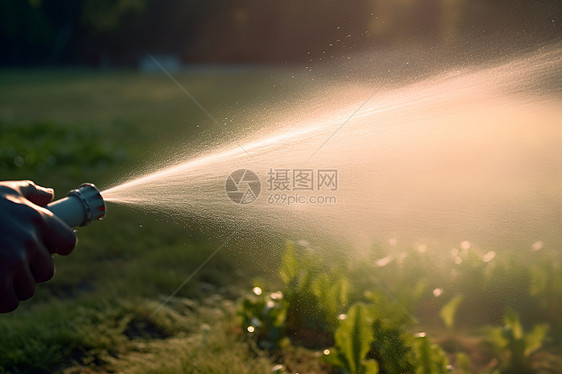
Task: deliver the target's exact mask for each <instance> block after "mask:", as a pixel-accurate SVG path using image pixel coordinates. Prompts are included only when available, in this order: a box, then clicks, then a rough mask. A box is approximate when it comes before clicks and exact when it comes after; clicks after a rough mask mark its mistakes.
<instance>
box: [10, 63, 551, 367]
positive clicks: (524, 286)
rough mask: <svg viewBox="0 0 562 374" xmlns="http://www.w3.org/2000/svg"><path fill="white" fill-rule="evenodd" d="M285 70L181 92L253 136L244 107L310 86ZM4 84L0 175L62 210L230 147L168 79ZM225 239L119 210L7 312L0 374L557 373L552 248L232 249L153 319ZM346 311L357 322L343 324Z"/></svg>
mask: <svg viewBox="0 0 562 374" xmlns="http://www.w3.org/2000/svg"><path fill="white" fill-rule="evenodd" d="M285 73H286V72H284V71H280V70H279V71H272V70H263V71H262V70H250V69H247V70H242V69H241V70H225V69H207V70H205V69H198V70H192V71H185V72H182V73H179V74H178V75H177V78H178V80H179V81H180V82H181V83H182V84H184V85H185V86H186V87H187V88H188V89H189V90H190V91H191V92H192V93H193V95H194V96H195V97H197V99H198V100H199V101H201V103H202V104H203V105H204V106H205V107H206V108H207V109H208V110H209V111H210V112H211V113H213V115H215V116H216V117H217V118H221V119H223V118H226V120H225V122H227V123H229V124H230V123H231V122H230V119H232V118H234V121H233V122H232V125H229V126H232V129H235V130H241V131H248V130H249V129H251V128H252V126H258V125H259V124H257V123H253V122H252V120H251V118H252V116H254V115H259V113H258V112H259V111H256V112H252V109H251V108H256V107H258V106H259V104H264V105H267V104H268V103H270V102H273V101H275V100H280V99H284V98H286V96H288V95H289V94H290V93H291V92H295V90H296V89H299V90H302V89H303V87H302V86H299V84H298V83H296V81H292V80H290V79H289V80H287V79H286V74H285ZM280 82H282V83H283V84H279V83H280ZM0 86H1V87H2V89H1V90H0V134H1V137H0V170H1V171H2V178H3V179H32V180H34V181H35V182H37V183H39V184H41V185H45V186H52V187H54V188H55V190H56V192H57V193H58V196H59V197H61V196H63V195H64V194H65V193H66V191H68V190H69V189H71V188H75V187H76V186H78V185H79V184H80V183H83V182H93V183H95V184H96V185H98V187H100V188H105V187H109V186H111V185H113V184H116V183H118V182H120V181H122V180H124V179H126V178H127V176H129V175H135V174H137V173H138V172H139V171H140V170H143V169H144V168H146V167H152V166H153V165H155V164H157V163H158V162H165V161H166V160H167V159H170V158H174V157H177V156H178V154H177V152H180V154H182V155H185V157H189V156H190V155H194V154H196V153H197V150H198V149H202V148H203V147H206V146H208V145H209V144H213V142H217V143H220V142H221V141H224V140H228V134H226V133H225V132H224V131H222V130H221V129H217V128H214V125H213V124H212V123H210V121H209V119H208V118H206V117H205V116H204V114H203V113H201V111H200V110H199V109H198V108H197V107H196V106H195V105H193V103H191V102H190V101H189V99H188V98H187V97H186V96H185V95H184V94H183V93H182V92H181V91H180V90H179V89H178V88H177V87H176V86H175V85H174V84H173V82H171V81H170V80H169V79H168V78H167V77H166V76H164V75H163V74H142V73H137V72H132V71H106V72H96V71H86V70H85V71H80V70H75V71H72V70H70V71H58V70H57V71H49V70H35V71H34V70H31V71H26V70H21V71H17V70H8V71H0ZM242 110H249V112H245V113H244V112H241V111H242ZM241 113H242V114H241ZM209 139H213V140H212V142H210V141H209ZM228 234H230V233H229V232H221V230H220V227H205V228H201V227H200V226H199V224H198V223H195V222H189V221H187V220H185V221H179V222H178V221H177V220H176V219H174V218H173V217H167V216H166V215H163V214H153V213H147V212H144V211H141V210H136V209H131V208H125V207H119V206H116V205H114V204H111V205H109V207H108V215H107V217H106V218H105V219H104V221H103V222H102V223H94V224H92V225H90V226H88V227H86V228H83V229H79V232H78V237H79V244H78V246H77V248H76V250H75V251H74V253H73V254H72V255H71V256H69V257H65V258H63V257H57V258H56V260H55V261H56V275H55V277H54V279H53V280H52V281H50V282H48V283H45V284H41V285H39V286H38V287H37V291H36V295H35V296H34V297H33V298H32V299H31V300H28V301H26V302H23V303H22V304H21V305H20V307H19V308H18V309H17V311H15V312H13V313H11V314H7V315H0V372H6V373H51V372H65V373H96V372H132V373H137V372H146V373H177V372H185V373H227V372H228V373H271V372H275V373H283V372H285V370H287V371H288V372H300V373H349V372H351V373H360V372H361V373H373V372H375V371H367V370H371V369H372V368H373V367H374V366H373V365H374V364H373V362H374V361H377V362H379V368H380V371H379V372H381V373H393V369H391V368H392V367H393V366H392V365H391V364H392V363H396V362H399V361H400V360H402V359H403V361H402V364H403V365H404V366H403V368H404V367H406V368H407V370H411V372H416V373H439V372H445V371H450V370H454V372H455V373H466V372H479V373H500V372H501V373H508V372H513V371H510V370H512V368H513V365H514V364H513V362H514V360H515V359H514V357H516V353H517V352H519V353H518V354H520V356H521V357H523V356H524V357H523V358H524V361H522V363H523V364H524V365H527V366H525V367H522V369H521V371H518V372H521V373H527V372H538V373H560V370H559V367H562V358H561V355H562V345H561V344H562V336H561V332H562V324H561V323H560V319H559V317H558V315H559V313H561V308H562V305H561V304H560V297H562V287H561V284H562V279H561V278H560V252H559V248H553V247H546V248H544V249H543V248H538V249H536V248H535V249H536V250H535V251H532V250H531V249H529V250H528V251H527V252H525V253H522V254H521V253H520V254H518V255H517V256H515V255H512V254H511V253H510V252H509V251H508V250H509V248H506V252H499V251H498V253H496V252H494V253H493V255H492V254H491V252H488V251H484V250H483V249H479V248H475V247H473V248H470V250H469V247H470V245H467V244H466V243H465V244H461V245H460V247H459V248H460V249H459V250H457V252H456V253H451V254H449V253H447V254H446V256H445V255H443V253H441V252H439V251H437V252H435V251H434V252H432V251H431V250H428V251H426V249H423V250H422V249H420V248H397V247H395V246H394V245H386V246H375V247H373V249H372V252H371V253H369V254H367V256H366V258H365V259H364V260H361V261H362V262H360V263H353V261H350V259H349V258H347V257H346V256H344V255H342V254H341V253H339V256H338V258H341V259H342V260H341V261H337V262H330V259H334V258H336V257H334V256H323V255H322V256H318V255H317V253H318V251H317V248H316V249H315V248H309V247H308V244H306V243H305V244H299V245H297V246H293V245H290V244H289V245H288V246H287V249H286V250H285V252H284V253H283V249H284V248H285V242H284V240H285V239H286V238H277V237H274V236H272V237H268V238H267V240H266V241H265V242H264V240H263V238H262V237H260V238H259V239H258V240H245V239H247V238H240V239H239V240H234V241H233V242H232V243H229V245H228V248H225V250H223V251H221V252H219V253H218V254H217V255H216V256H215V257H213V258H212V260H211V261H210V262H209V263H208V264H207V265H206V266H205V267H203V269H202V270H201V271H200V272H199V273H198V274H197V276H196V277H195V279H193V280H192V281H191V282H190V283H189V284H188V285H187V286H186V287H183V288H182V289H181V290H180V291H179V292H178V293H177V294H176V295H175V297H173V298H172V299H171V300H170V301H169V302H168V303H167V304H166V305H165V306H162V307H160V308H159V305H160V304H161V303H162V301H164V300H166V298H167V296H168V295H170V294H171V293H172V292H173V291H174V290H175V289H176V288H177V287H178V286H179V285H180V284H181V283H182V282H183V281H184V280H185V279H186V278H187V277H188V275H189V274H191V273H192V272H193V271H194V270H195V269H196V268H197V267H198V266H199V265H200V264H201V263H203V262H204V261H205V259H206V258H207V257H208V256H209V255H210V254H211V253H212V252H213V251H214V250H215V249H216V248H217V246H219V245H220V244H221V243H222V241H223V240H224V239H225V238H226V236H227V235H228ZM465 247H466V248H465ZM324 249H325V250H326V251H328V250H329V251H331V253H332V254H333V253H334V251H337V250H338V248H324ZM258 250H259V253H257V252H256V251H258ZM256 254H258V255H259V261H256ZM453 268H454V269H455V270H454V271H455V272H456V273H455V274H454V275H453V271H452V270H451V269H453ZM365 269H368V271H369V272H372V273H373V274H376V277H377V279H378V280H380V281H381V282H382V284H384V285H385V287H386V288H387V289H388V290H389V291H390V292H391V293H392V294H393V295H394V296H395V297H396V299H397V300H399V302H400V303H401V305H403V306H404V307H405V308H406V309H407V310H408V312H409V313H411V314H412V315H413V318H410V319H408V318H405V317H404V315H403V313H402V312H401V311H400V310H399V308H397V305H396V303H394V302H392V300H389V299H388V298H387V296H386V295H384V293H383V292H381V290H380V289H378V288H377V287H375V285H374V283H373V280H372V279H370V278H369V277H368V276H366V274H365V271H364V270H365ZM253 287H259V291H258V289H256V288H254V291H253V292H249V291H250V290H252V288H253ZM262 290H263V294H262ZM277 291H281V292H282V294H283V301H279V298H278V297H276V296H275V295H279V294H277V293H276V292H277ZM459 295H460V296H459ZM274 296H275V297H274ZM455 300H456V301H455ZM157 308H159V309H158V311H157V313H154V311H155V310H156V309H157ZM373 310H375V311H374V312H373ZM511 310H514V311H515V312H514V313H512V312H510V311H511ZM370 313H371V314H370ZM346 314H347V315H352V316H354V318H353V319H349V320H347V321H350V322H342V321H343V320H344V318H343V317H341V316H345V315H346ZM373 315H374V316H376V317H373ZM514 316H517V317H514ZM373 321H376V322H375V325H373V326H374V327H373V328H374V329H375V331H378V334H379V338H377V336H376V334H375V338H377V339H379V340H376V339H375V341H370V340H369V339H371V338H372V337H371V335H369V333H366V334H365V336H366V337H365V339H364V341H363V340H361V339H359V338H357V339H356V338H349V339H348V340H347V341H348V342H349V344H348V345H347V346H346V345H345V344H344V343H342V341H345V339H346V336H348V335H346V329H347V330H349V331H351V334H356V335H357V336H363V332H362V331H364V329H365V328H370V327H372V326H371V325H368V324H369V323H373ZM547 325H548V332H546V330H547V328H546V327H544V326H547ZM365 326H367V327H365ZM537 326H538V327H537ZM422 328H423V330H424V331H427V332H428V334H429V335H430V337H431V339H432V340H431V343H430V340H429V338H426V337H425V335H423V336H422V335H420V334H419V332H420V331H419V330H420V329H422ZM377 329H378V330H377ZM498 329H499V330H498ZM513 331H515V332H513ZM523 331H524V332H525V333H523ZM416 332H417V333H418V334H417V335H415V333H416ZM543 333H544V334H543ZM510 334H511V335H510ZM380 336H383V337H385V339H386V340H385V341H383V340H380ZM354 339H355V340H354ZM509 339H511V340H509ZM371 340H372V339H371ZM433 343H438V345H435V344H433ZM369 344H371V346H369ZM377 344H378V345H377ZM431 344H433V345H431ZM398 345H399V347H398ZM521 346H522V347H523V348H521ZM369 347H371V348H369ZM385 347H386V348H385ZM388 347H391V348H388ZM398 348H400V349H401V350H400V349H398ZM385 349H386V350H387V351H388V350H390V351H391V352H390V354H389V353H388V352H387V351H385ZM521 349H522V350H521ZM359 351H360V352H362V354H363V356H365V357H366V359H363V357H359V356H356V357H358V362H357V366H355V369H356V370H352V369H350V367H352V366H353V365H351V364H350V363H349V362H347V363H346V362H345V360H346V357H349V356H350V355H354V354H355V353H354V352H359ZM326 352H329V354H326ZM385 352H386V353H385ZM428 352H430V353H428ZM514 352H515V353H514ZM461 353H462V354H464V356H463V355H460V354H461ZM330 355H331V356H332V358H328V359H320V357H321V356H330ZM336 355H337V357H336ZM385 355H386V357H385ZM401 355H402V356H401ZM424 355H425V356H424ZM389 357H390V358H389ZM416 357H417V358H416ZM420 357H421V358H420ZM424 357H425V358H426V360H425V361H427V362H426V364H427V365H426V366H423V365H425V364H423V362H424V359H423V358H424ZM416 360H417V361H416ZM432 360H434V361H432ZM414 362H416V363H415V364H414ZM431 362H433V363H436V362H438V363H439V365H441V366H438V365H437V364H435V365H434V366H433V368H432V367H431V365H429V363H431ZM449 362H450V363H451V364H452V365H453V366H454V369H453V368H452V367H451V368H448V367H447V365H448V363H449ZM280 363H281V364H282V365H283V366H282V367H280V366H276V365H279V364H280ZM523 364H522V365H523ZM346 365H347V366H346ZM362 365H363V366H362ZM396 365H398V364H396ZM408 365H409V366H408ZM510 365H511V366H510ZM398 366H399V365H398ZM398 366H396V367H398ZM368 368H371V369H368ZM273 369H275V370H274V371H272V370H273ZM363 369H364V370H365V371H361V370H363ZM346 370H347V371H346ZM396 370H398V369H396ZM404 370H406V369H404ZM441 370H445V371H441ZM408 372H410V371H408Z"/></svg>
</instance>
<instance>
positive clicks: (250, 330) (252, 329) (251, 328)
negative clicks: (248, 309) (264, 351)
mask: <svg viewBox="0 0 562 374" xmlns="http://www.w3.org/2000/svg"><path fill="white" fill-rule="evenodd" d="M246 330H248V332H254V331H255V328H254V326H248V328H247V329H246Z"/></svg>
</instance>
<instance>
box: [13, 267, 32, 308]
mask: <svg viewBox="0 0 562 374" xmlns="http://www.w3.org/2000/svg"><path fill="white" fill-rule="evenodd" d="M14 291H15V293H16V296H17V298H18V299H20V300H27V299H29V298H30V297H31V296H33V294H34V293H35V280H34V279H33V275H31V270H29V266H27V264H26V265H25V266H23V267H21V268H20V269H19V270H18V272H17V273H16V276H15V278H14Z"/></svg>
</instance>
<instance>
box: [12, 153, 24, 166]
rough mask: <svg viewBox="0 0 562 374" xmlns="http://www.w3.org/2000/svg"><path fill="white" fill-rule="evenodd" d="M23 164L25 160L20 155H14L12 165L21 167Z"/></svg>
mask: <svg viewBox="0 0 562 374" xmlns="http://www.w3.org/2000/svg"><path fill="white" fill-rule="evenodd" d="M24 164H25V160H24V159H23V157H21V156H16V157H14V165H16V167H18V168H21V167H22V166H23V165H24Z"/></svg>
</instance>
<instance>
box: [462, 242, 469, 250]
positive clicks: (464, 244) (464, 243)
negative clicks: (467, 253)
mask: <svg viewBox="0 0 562 374" xmlns="http://www.w3.org/2000/svg"><path fill="white" fill-rule="evenodd" d="M461 248H462V249H464V250H466V249H469V248H470V242H469V241H468V240H465V241H463V242H461Z"/></svg>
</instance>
